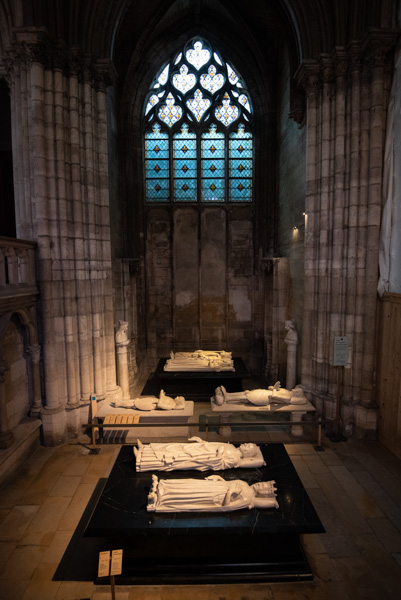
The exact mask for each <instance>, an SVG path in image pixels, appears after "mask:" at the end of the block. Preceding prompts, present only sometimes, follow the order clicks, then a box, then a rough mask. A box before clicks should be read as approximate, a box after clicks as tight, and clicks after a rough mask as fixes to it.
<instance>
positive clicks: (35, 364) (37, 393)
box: [27, 344, 43, 418]
mask: <svg viewBox="0 0 401 600" xmlns="http://www.w3.org/2000/svg"><path fill="white" fill-rule="evenodd" d="M27 350H28V353H29V356H30V357H31V363H32V381H33V405H32V406H31V410H30V412H29V415H30V416H31V417H35V418H36V417H39V416H40V412H41V410H42V408H43V405H42V392H41V386H40V371H39V362H40V353H41V347H40V345H39V344H33V345H31V346H28V347H27Z"/></svg>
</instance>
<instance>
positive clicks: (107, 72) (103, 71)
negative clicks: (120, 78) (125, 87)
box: [94, 59, 117, 92]
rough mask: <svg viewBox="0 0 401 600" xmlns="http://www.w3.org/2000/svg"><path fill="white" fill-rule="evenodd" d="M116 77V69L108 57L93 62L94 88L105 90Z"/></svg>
mask: <svg viewBox="0 0 401 600" xmlns="http://www.w3.org/2000/svg"><path fill="white" fill-rule="evenodd" d="M116 79H117V71H116V70H115V68H114V65H113V63H112V62H111V60H109V59H104V60H97V61H96V62H95V63H94V80H95V85H96V89H97V90H99V91H104V92H105V91H106V88H107V87H109V86H111V85H113V83H114V82H115V81H116Z"/></svg>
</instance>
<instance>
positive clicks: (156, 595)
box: [129, 585, 197, 600]
mask: <svg viewBox="0 0 401 600" xmlns="http://www.w3.org/2000/svg"><path fill="white" fill-rule="evenodd" d="M161 598H162V586H161V585H135V586H130V590H129V600H161ZM188 600H197V599H196V598H194V597H193V598H189V599H188Z"/></svg>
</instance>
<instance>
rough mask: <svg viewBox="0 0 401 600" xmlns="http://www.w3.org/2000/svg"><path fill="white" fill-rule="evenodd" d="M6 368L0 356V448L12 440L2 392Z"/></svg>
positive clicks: (8, 445) (9, 444)
mask: <svg viewBox="0 0 401 600" xmlns="http://www.w3.org/2000/svg"><path fill="white" fill-rule="evenodd" d="M8 370H9V366H8V364H7V363H6V361H5V360H4V359H3V358H1V357H0V448H9V447H10V446H11V445H12V443H13V442H14V435H13V433H12V432H11V431H10V430H9V428H8V419H7V406H6V395H5V393H4V383H5V380H6V372H7V371H8Z"/></svg>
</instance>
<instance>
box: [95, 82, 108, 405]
mask: <svg viewBox="0 0 401 600" xmlns="http://www.w3.org/2000/svg"><path fill="white" fill-rule="evenodd" d="M91 89H92V136H93V167H94V192H95V215H96V217H95V223H96V246H97V263H96V272H97V276H96V277H97V279H96V281H97V285H98V290H99V291H98V294H99V296H98V299H99V303H98V310H99V333H100V335H99V348H100V360H101V369H100V376H101V382H100V385H101V389H102V393H103V396H105V395H106V389H107V384H106V382H107V374H106V347H105V335H106V329H105V327H106V323H105V321H106V320H105V310H106V302H107V298H106V294H105V278H106V277H107V272H106V270H105V266H104V257H105V254H104V252H105V244H104V241H103V235H104V232H103V228H104V226H103V220H102V217H103V214H102V209H103V207H102V205H101V189H100V186H101V183H100V179H101V177H100V162H99V153H100V140H99V113H98V103H97V101H98V98H97V91H96V79H95V80H94V81H93V82H92V88H91Z"/></svg>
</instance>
